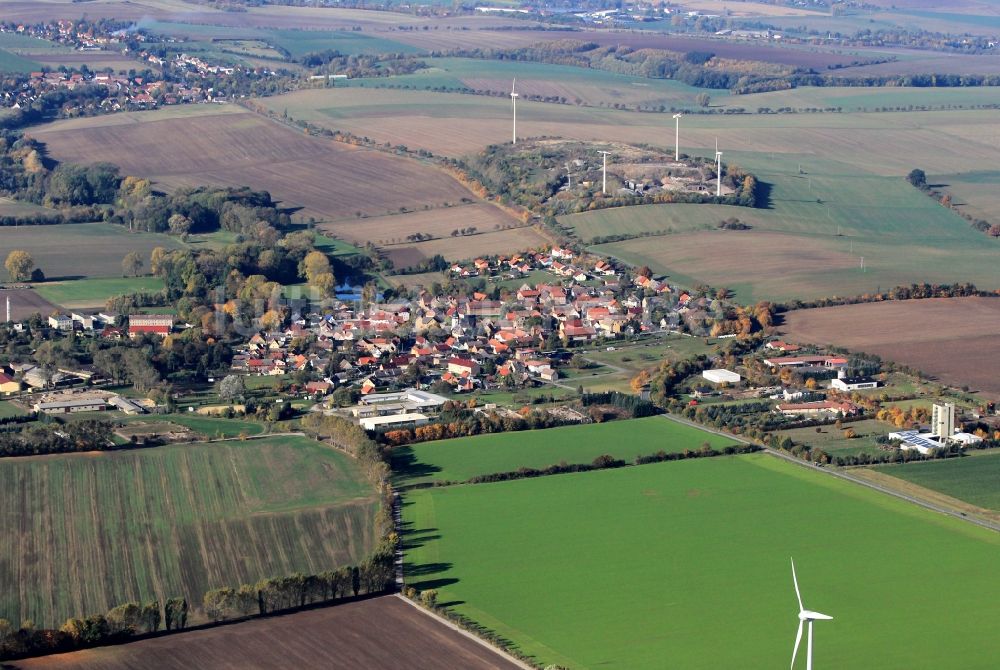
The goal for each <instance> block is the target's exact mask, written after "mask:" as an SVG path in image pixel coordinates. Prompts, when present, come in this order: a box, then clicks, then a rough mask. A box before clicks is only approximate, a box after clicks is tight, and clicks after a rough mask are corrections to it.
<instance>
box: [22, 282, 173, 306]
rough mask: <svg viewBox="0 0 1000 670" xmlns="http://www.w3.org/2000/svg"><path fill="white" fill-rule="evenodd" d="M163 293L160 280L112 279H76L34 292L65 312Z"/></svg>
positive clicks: (54, 283) (44, 284)
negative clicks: (116, 298) (141, 293)
mask: <svg viewBox="0 0 1000 670" xmlns="http://www.w3.org/2000/svg"><path fill="white" fill-rule="evenodd" d="M162 289H163V280H162V279H161V278H159V277H128V278H125V277H114V278H106V279H75V280H72V281H60V282H52V283H43V284H35V290H36V291H38V293H39V294H41V296H42V297H43V298H45V299H46V300H48V301H49V302H54V303H55V304H57V305H62V306H63V307H66V308H70V309H73V308H81V307H103V306H104V304H105V303H106V302H107V301H108V298H111V297H112V296H116V295H124V294H125V293H132V292H135V291H149V292H152V293H155V292H156V291H160V290H162Z"/></svg>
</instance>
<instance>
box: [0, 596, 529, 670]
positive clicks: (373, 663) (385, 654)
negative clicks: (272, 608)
mask: <svg viewBox="0 0 1000 670" xmlns="http://www.w3.org/2000/svg"><path fill="white" fill-rule="evenodd" d="M11 667H13V668H24V669H25V670H29V669H36V668H60V669H62V668H65V669H67V670H98V669H99V670H125V669H126V668H157V670H191V668H213V669H223V668H227V669H228V668H232V669H234V670H235V669H236V668H240V669H245V668H295V669H296V670H310V669H312V668H316V670H320V669H322V670H358V669H361V668H364V669H365V670H383V669H385V670H390V669H391V670H397V669H399V668H408V669H413V670H452V669H453V668H462V669H463V670H516V669H517V668H518V666H517V665H515V664H513V663H511V662H509V661H507V660H506V659H505V658H503V657H502V656H500V655H499V654H496V653H494V652H492V651H490V650H489V649H486V648H485V647H483V646H482V645H480V644H478V643H476V642H474V641H472V640H469V639H468V638H466V637H465V636H464V635H462V634H460V633H458V632H455V631H453V630H451V629H449V628H448V627H447V626H445V625H443V624H442V623H440V622H439V621H437V620H436V619H435V618H433V617H431V616H428V615H427V614H424V613H423V612H420V611H418V610H416V609H414V608H413V607H412V606H410V605H408V604H407V603H405V602H403V601H402V600H400V599H399V598H396V597H393V596H386V597H382V598H376V599H373V600H365V601H362V602H357V603H350V604H346V605H339V606H337V607H328V608H325V609H318V610H312V611H308V612H300V613H298V614H289V615H287V616H280V617H273V618H267V619H256V620H253V621H248V622H245V623H239V624H233V625H230V626H220V627H217V628H211V629H207V630H198V631H191V632H187V633H181V634H178V635H168V636H164V637H160V638H155V639H152V640H142V641H140V642H133V643H131V644H125V645H120V646H117V647H105V648H101V649H89V650H86V651H78V652H75V653H72V654H60V655H57V656H47V657H42V658H36V659H30V660H27V661H18V662H16V663H14V664H12V666H11Z"/></svg>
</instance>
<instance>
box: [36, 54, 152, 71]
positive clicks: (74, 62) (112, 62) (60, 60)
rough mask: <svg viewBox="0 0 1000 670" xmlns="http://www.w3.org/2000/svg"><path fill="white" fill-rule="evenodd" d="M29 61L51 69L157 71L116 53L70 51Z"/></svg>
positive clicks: (149, 65) (145, 64)
mask: <svg viewBox="0 0 1000 670" xmlns="http://www.w3.org/2000/svg"><path fill="white" fill-rule="evenodd" d="M31 59H32V60H35V61H38V62H39V63H41V64H42V65H45V66H47V67H50V68H52V69H58V68H59V66H60V65H65V66H66V67H69V68H79V67H80V66H81V65H86V66H87V67H88V68H90V69H91V70H94V71H101V70H103V69H104V68H108V67H110V68H111V69H113V70H114V71H115V72H128V71H129V70H136V69H140V68H143V69H144V68H146V67H147V66H148V67H149V68H150V69H151V70H154V71H158V70H157V68H156V67H155V66H153V65H152V64H148V63H140V62H139V61H138V60H136V59H134V58H129V57H128V56H125V55H122V54H117V53H95V52H81V51H72V52H69V53H65V54H46V55H41V54H38V55H32V56H31Z"/></svg>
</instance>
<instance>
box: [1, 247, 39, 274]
mask: <svg viewBox="0 0 1000 670" xmlns="http://www.w3.org/2000/svg"><path fill="white" fill-rule="evenodd" d="M4 267H6V268H7V274H9V275H10V278H11V279H12V280H13V281H26V280H27V279H28V278H29V277H31V269H32V268H33V267H35V260H34V259H33V258H32V257H31V254H29V253H28V252H27V251H24V250H22V249H14V250H13V251H11V252H10V253H9V254H7V260H6V261H4Z"/></svg>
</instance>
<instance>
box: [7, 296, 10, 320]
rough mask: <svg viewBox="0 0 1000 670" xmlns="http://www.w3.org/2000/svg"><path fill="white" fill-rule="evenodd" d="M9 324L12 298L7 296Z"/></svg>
mask: <svg viewBox="0 0 1000 670" xmlns="http://www.w3.org/2000/svg"><path fill="white" fill-rule="evenodd" d="M7 323H10V296H7Z"/></svg>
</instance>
